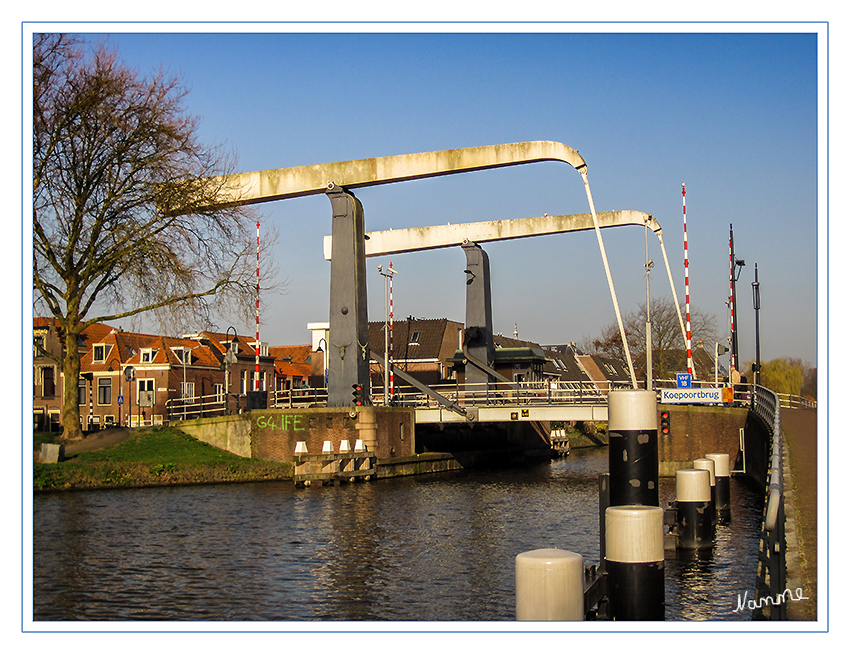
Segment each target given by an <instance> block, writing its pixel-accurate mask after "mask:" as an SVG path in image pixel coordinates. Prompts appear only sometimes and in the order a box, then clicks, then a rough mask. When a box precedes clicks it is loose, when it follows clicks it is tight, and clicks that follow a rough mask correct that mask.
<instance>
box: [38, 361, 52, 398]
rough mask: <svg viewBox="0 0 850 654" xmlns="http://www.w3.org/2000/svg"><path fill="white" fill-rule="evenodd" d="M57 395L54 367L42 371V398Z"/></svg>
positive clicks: (47, 367)
mask: <svg viewBox="0 0 850 654" xmlns="http://www.w3.org/2000/svg"><path fill="white" fill-rule="evenodd" d="M55 394H56V381H55V380H54V378H53V366H45V367H44V368H42V369H41V396H42V397H53V396H54V395H55Z"/></svg>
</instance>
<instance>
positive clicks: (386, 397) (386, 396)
mask: <svg viewBox="0 0 850 654" xmlns="http://www.w3.org/2000/svg"><path fill="white" fill-rule="evenodd" d="M378 272H379V273H380V274H381V276H382V277H383V278H384V405H388V404H389V403H390V396H389V374H390V357H389V338H390V329H391V323H390V318H391V313H390V304H389V303H390V300H389V295H388V281H392V278H393V275H395V274H396V273H397V272H398V271H397V270H393V264H392V262H390V265H389V266H388V267H387V269H386V271H385V270H384V269H383V266H382V265H380V266H378Z"/></svg>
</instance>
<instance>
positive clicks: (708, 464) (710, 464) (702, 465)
mask: <svg viewBox="0 0 850 654" xmlns="http://www.w3.org/2000/svg"><path fill="white" fill-rule="evenodd" d="M694 470H708V473H709V475H710V478H709V481H710V482H711V485H712V486H714V461H712V460H711V459H694Z"/></svg>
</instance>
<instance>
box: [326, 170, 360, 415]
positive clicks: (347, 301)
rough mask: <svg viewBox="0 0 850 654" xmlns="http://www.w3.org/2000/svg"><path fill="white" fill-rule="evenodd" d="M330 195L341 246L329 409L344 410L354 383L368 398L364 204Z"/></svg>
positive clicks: (337, 192) (335, 263) (333, 188)
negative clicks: (338, 408)
mask: <svg viewBox="0 0 850 654" xmlns="http://www.w3.org/2000/svg"><path fill="white" fill-rule="evenodd" d="M327 196H328V199H329V200H330V202H331V208H332V211H333V228H332V232H333V238H334V243H337V244H338V247H339V249H338V250H336V251H335V252H334V258H333V259H332V260H331V290H330V343H328V345H327V347H328V354H327V357H328V406H330V407H345V406H349V405H351V403H352V387H353V386H354V385H355V384H359V385H360V386H361V388H362V395H363V397H364V398H369V397H370V385H369V318H368V313H367V305H366V247H365V239H364V226H363V205H362V204H361V203H360V200H358V199H357V198H356V197H354V195H352V194H351V193H350V192H348V191H346V190H345V189H343V188H341V187H340V186H338V185H335V184H329V185H328V190H327Z"/></svg>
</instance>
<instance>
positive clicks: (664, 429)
mask: <svg viewBox="0 0 850 654" xmlns="http://www.w3.org/2000/svg"><path fill="white" fill-rule="evenodd" d="M661 433H662V434H663V435H664V436H667V435H668V434H669V433H670V412H669V411H662V412H661Z"/></svg>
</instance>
